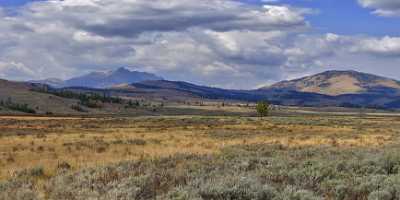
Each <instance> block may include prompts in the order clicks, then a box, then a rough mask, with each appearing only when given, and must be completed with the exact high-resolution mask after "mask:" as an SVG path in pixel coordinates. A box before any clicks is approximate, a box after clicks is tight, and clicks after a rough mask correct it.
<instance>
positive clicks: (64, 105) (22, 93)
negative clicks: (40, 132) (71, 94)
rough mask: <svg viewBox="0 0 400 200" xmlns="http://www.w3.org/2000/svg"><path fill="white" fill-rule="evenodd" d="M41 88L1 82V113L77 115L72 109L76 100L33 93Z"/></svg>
mask: <svg viewBox="0 0 400 200" xmlns="http://www.w3.org/2000/svg"><path fill="white" fill-rule="evenodd" d="M40 87H41V85H39V84H32V83H23V82H12V81H7V80H0V113H30V114H34V113H36V114H44V113H65V114H68V113H77V112H76V111H75V110H73V109H71V105H74V104H76V103H77V101H76V100H73V99H66V98H61V97H58V96H55V95H51V94H44V93H39V92H35V91H33V90H35V89H37V88H40ZM27 111H28V112H27Z"/></svg>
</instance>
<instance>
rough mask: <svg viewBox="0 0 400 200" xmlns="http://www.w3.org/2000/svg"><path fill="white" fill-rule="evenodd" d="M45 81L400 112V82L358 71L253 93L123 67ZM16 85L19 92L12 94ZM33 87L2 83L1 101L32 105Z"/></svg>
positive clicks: (91, 88) (182, 97)
mask: <svg viewBox="0 0 400 200" xmlns="http://www.w3.org/2000/svg"><path fill="white" fill-rule="evenodd" d="M137 74H140V75H143V74H145V75H148V76H140V77H139V78H138V77H137V76H134V75H137ZM148 79H150V80H148ZM49 81H51V83H52V84H49V85H53V87H54V85H58V86H60V85H63V87H55V88H53V90H54V91H72V92H76V93H99V94H107V95H111V96H116V97H121V98H124V99H126V98H127V99H129V98H134V99H147V100H157V101H163V102H164V101H165V102H178V103H179V102H187V101H194V102H202V101H208V100H212V101H213V100H218V101H230V100H234V101H242V102H257V101H262V100H268V101H270V102H271V103H273V104H276V105H285V106H311V107H325V106H332V107H357V108H359V107H368V108H382V109H400V83H399V82H398V81H396V80H393V79H389V78H385V77H381V76H375V75H372V74H367V73H361V72H356V71H327V72H323V73H320V74H316V75H313V76H307V77H304V78H300V79H296V80H291V81H282V82H279V83H276V84H274V85H272V86H269V87H264V88H260V89H256V90H230V89H222V88H215V87H208V86H201V85H196V84H193V83H189V82H183V81H168V80H163V79H161V78H160V77H158V76H156V75H153V74H148V73H142V72H131V71H129V70H127V69H125V68H120V69H118V70H115V71H111V72H94V73H90V74H88V75H85V76H82V77H78V78H75V79H70V80H67V81H65V82H64V81H61V83H60V81H59V80H57V79H51V80H49ZM0 83H1V82H0ZM5 83H7V84H8V86H7V84H5ZM41 84H43V82H42V83H41ZM68 85H70V86H68ZM16 86H18V88H16V89H14V90H10V88H12V87H16ZM20 87H27V88H20ZM31 87H41V86H40V84H39V85H35V84H33V85H32V84H29V83H14V82H7V81H3V85H1V84H0V91H2V90H3V92H2V93H0V96H1V94H3V98H2V99H3V100H4V99H7V97H8V96H10V94H11V97H12V98H13V99H16V100H18V99H20V98H17V97H18V96H17V95H16V94H26V95H25V96H24V98H23V99H22V98H21V102H30V101H31V100H34V99H36V96H38V95H40V94H38V93H32V92H30V89H29V88H31ZM57 88H60V89H57ZM25 91H28V92H25ZM41 98H43V95H42V96H41ZM32 102H34V103H35V104H33V105H39V103H40V102H38V101H32ZM39 107H42V106H39Z"/></svg>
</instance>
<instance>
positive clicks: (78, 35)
mask: <svg viewBox="0 0 400 200" xmlns="http://www.w3.org/2000/svg"><path fill="white" fill-rule="evenodd" d="M0 18H1V19H0V78H4V79H8V80H18V81H23V80H37V79H45V78H60V79H68V78H71V77H74V76H79V75H82V74H85V73H88V72H91V71H107V70H113V69H117V68H119V67H126V68H129V69H132V70H138V71H146V72H151V73H155V74H157V75H160V76H163V77H164V78H165V79H169V80H182V81H189V82H192V83H196V84H202V85H209V86H215V87H223V88H236V89H251V88H257V87H261V86H264V85H268V84H271V83H274V82H277V81H280V80H286V79H293V78H298V77H301V76H305V75H311V74H314V73H318V72H322V71H326V70H357V71H361V72H367V73H373V74H377V75H382V76H387V77H390V78H395V79H400V1H399V0H168V1H166V0H152V1H149V0H63V1H59V0H51V1H46V0H37V1H29V0H0Z"/></svg>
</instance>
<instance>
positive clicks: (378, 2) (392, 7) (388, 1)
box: [358, 0, 400, 17]
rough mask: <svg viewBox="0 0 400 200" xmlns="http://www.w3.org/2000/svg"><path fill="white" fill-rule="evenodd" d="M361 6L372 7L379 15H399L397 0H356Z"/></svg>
mask: <svg viewBox="0 0 400 200" xmlns="http://www.w3.org/2000/svg"><path fill="white" fill-rule="evenodd" d="M358 2H359V3H360V4H361V6H363V7H365V8H371V9H373V10H374V11H373V13H374V14H376V15H379V16H386V17H392V16H400V1H398V0H358Z"/></svg>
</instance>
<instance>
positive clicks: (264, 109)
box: [256, 101, 269, 117]
mask: <svg viewBox="0 0 400 200" xmlns="http://www.w3.org/2000/svg"><path fill="white" fill-rule="evenodd" d="M256 110H257V113H258V115H260V117H266V116H268V114H269V103H268V102H266V101H261V102H258V103H257V106H256Z"/></svg>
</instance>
